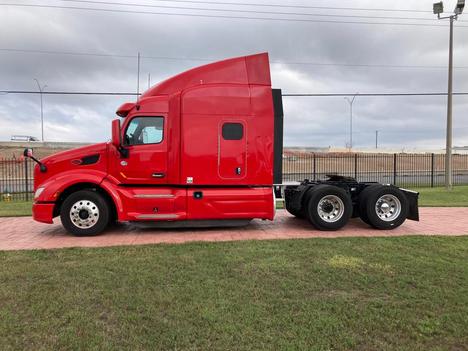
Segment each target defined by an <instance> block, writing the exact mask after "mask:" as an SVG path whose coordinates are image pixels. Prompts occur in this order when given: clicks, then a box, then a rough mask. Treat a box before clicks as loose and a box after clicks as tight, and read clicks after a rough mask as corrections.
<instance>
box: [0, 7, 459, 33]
mask: <svg viewBox="0 0 468 351" xmlns="http://www.w3.org/2000/svg"><path fill="white" fill-rule="evenodd" d="M0 6H11V7H29V8H49V9H67V10H80V11H96V12H109V13H131V14H145V15H165V16H184V17H204V18H220V19H243V20H260V21H281V22H298V23H299V22H300V23H336V24H366V25H390V26H407V27H408V26H409V27H418V26H419V27H434V28H435V27H444V28H445V27H446V25H444V24H425V23H402V22H367V21H357V22H356V21H332V20H313V19H299V18H277V17H276V18H275V17H247V16H225V15H208V14H194V13H170V12H148V11H134V10H118V9H104V8H96V7H93V8H91V7H78V6H57V5H37V4H12V3H3V4H0ZM458 28H468V26H458Z"/></svg>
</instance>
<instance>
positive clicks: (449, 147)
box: [445, 16, 454, 190]
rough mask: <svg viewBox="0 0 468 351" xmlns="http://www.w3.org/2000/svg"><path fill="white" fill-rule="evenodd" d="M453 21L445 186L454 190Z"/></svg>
mask: <svg viewBox="0 0 468 351" xmlns="http://www.w3.org/2000/svg"><path fill="white" fill-rule="evenodd" d="M453 21H454V16H450V44H449V76H448V95H447V140H446V149H445V188H446V189H447V190H452V187H453V185H452V143H453V141H452V138H453V134H452V128H453V127H452V103H453Z"/></svg>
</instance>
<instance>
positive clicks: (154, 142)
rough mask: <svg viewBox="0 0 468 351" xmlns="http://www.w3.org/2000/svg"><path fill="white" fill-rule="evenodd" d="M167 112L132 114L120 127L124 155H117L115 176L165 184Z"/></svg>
mask: <svg viewBox="0 0 468 351" xmlns="http://www.w3.org/2000/svg"><path fill="white" fill-rule="evenodd" d="M166 117H167V116H134V117H132V118H131V120H130V122H129V123H127V124H126V127H125V130H124V131H123V146H124V147H125V148H126V149H128V157H127V158H118V159H117V160H116V161H117V164H116V172H114V176H115V177H116V178H117V179H118V180H119V181H120V182H121V183H123V184H166V183H167V181H166V174H167V143H168V142H167V138H166V130H165V129H166V128H165V126H166V124H167V123H165V119H166Z"/></svg>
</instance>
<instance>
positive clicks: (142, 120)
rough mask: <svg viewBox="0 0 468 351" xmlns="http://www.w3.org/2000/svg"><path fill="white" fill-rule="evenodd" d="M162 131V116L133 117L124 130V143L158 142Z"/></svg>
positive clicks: (161, 136) (161, 138)
mask: <svg viewBox="0 0 468 351" xmlns="http://www.w3.org/2000/svg"><path fill="white" fill-rule="evenodd" d="M163 131H164V118H163V117H135V118H134V119H132V120H131V121H130V123H129V124H128V127H127V130H126V131H125V145H142V144H159V143H160V142H161V141H162V140H163Z"/></svg>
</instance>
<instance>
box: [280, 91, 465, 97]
mask: <svg viewBox="0 0 468 351" xmlns="http://www.w3.org/2000/svg"><path fill="white" fill-rule="evenodd" d="M354 95H356V96H363V97H365V96H447V95H448V94H447V93H367V94H366V93H364V94H362V93H358V94H356V93H350V94H345V93H338V94H337V93H317V94H313V93H312V94H283V96H286V97H343V96H344V97H346V96H354ZM453 95H468V92H466V93H453Z"/></svg>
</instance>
